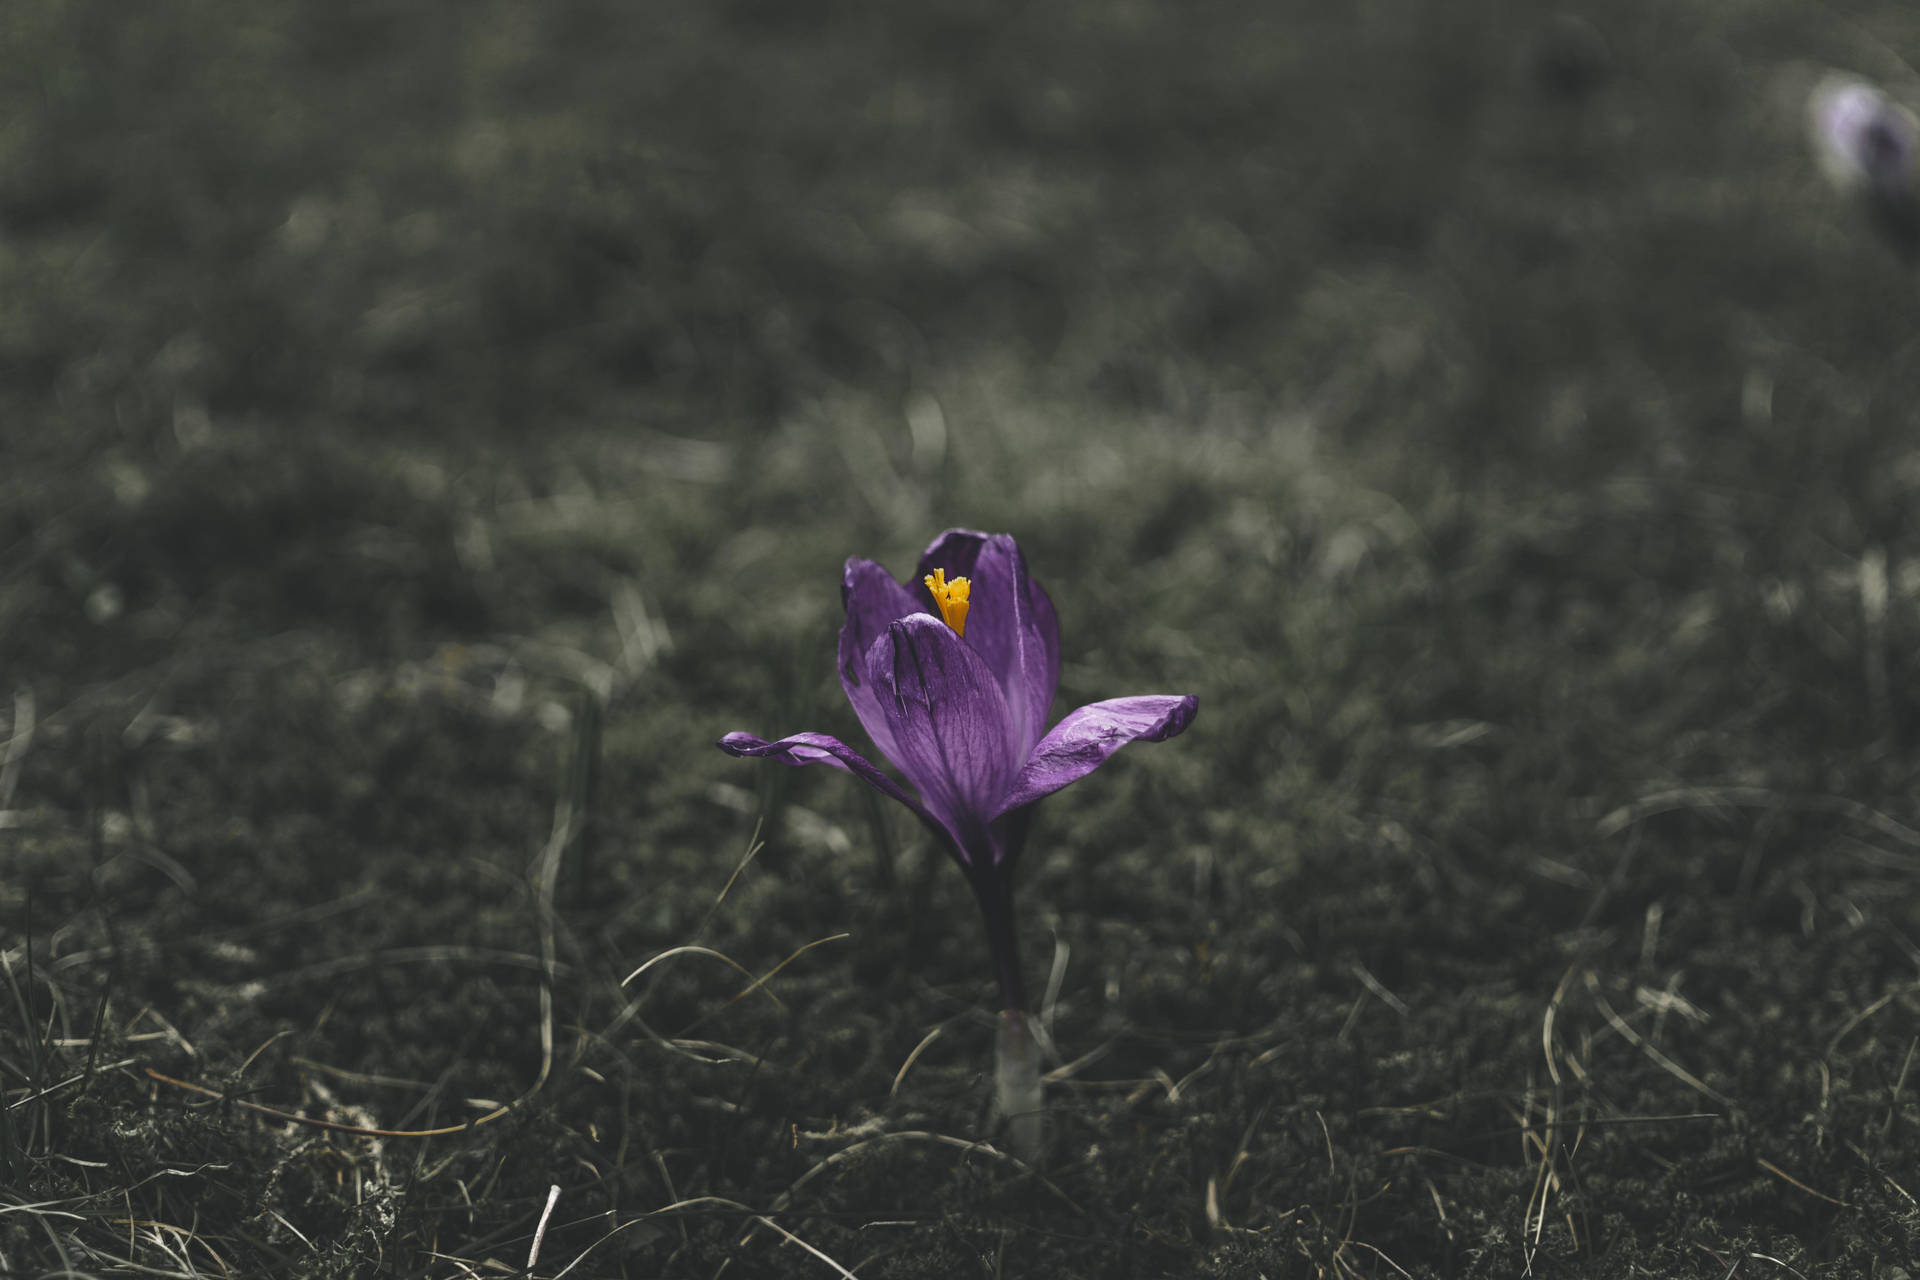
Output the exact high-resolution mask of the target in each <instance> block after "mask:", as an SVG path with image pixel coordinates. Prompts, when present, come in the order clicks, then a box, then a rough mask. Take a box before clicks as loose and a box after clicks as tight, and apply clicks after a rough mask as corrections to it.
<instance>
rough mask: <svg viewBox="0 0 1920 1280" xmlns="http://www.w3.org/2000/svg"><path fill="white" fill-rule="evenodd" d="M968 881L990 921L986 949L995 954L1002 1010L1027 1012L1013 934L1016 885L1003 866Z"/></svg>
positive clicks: (1024, 982) (1024, 989)
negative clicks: (971, 883) (971, 884)
mask: <svg viewBox="0 0 1920 1280" xmlns="http://www.w3.org/2000/svg"><path fill="white" fill-rule="evenodd" d="M968 879H969V880H971V881H972V882H973V896H974V898H975V899H977V900H978V901H979V903H980V914H981V915H982V916H983V917H985V919H986V922H987V949H988V950H990V951H992V952H993V973H994V976H995V977H996V978H998V979H999V980H1000V1007H1001V1008H1002V1009H1003V1010H1006V1011H1007V1012H1009V1013H1025V1012H1026V1011H1027V984H1026V980H1025V979H1024V978H1022V977H1021V974H1020V942H1019V939H1018V938H1017V937H1015V935H1014V931H1013V883H1012V881H1011V880H1010V879H1009V878H1008V876H1007V874H1006V872H1005V870H1004V869H1003V868H1001V867H987V868H985V869H983V870H980V871H977V872H975V873H974V874H973V875H971V876H969V877H968Z"/></svg>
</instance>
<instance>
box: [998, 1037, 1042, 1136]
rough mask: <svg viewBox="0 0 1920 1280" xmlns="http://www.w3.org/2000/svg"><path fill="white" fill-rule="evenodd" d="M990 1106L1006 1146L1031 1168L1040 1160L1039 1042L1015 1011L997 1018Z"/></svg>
mask: <svg viewBox="0 0 1920 1280" xmlns="http://www.w3.org/2000/svg"><path fill="white" fill-rule="evenodd" d="M993 1050H994V1052H993V1104H994V1110H995V1111H997V1112H998V1113H999V1115H1000V1118H1001V1119H1003V1120H1005V1121H1006V1122H1007V1145H1008V1146H1009V1147H1010V1148H1012V1150H1013V1154H1014V1155H1016V1156H1019V1157H1020V1158H1021V1159H1022V1160H1025V1161H1026V1162H1027V1163H1029V1164H1032V1163H1034V1162H1035V1161H1037V1160H1038V1159H1039V1158H1040V1151H1041V1120H1042V1110H1041V1107H1042V1104H1041V1093H1040V1042H1039V1041H1038V1040H1036V1039H1034V1037H1033V1028H1032V1027H1030V1026H1028V1025H1027V1015H1026V1014H1024V1013H1022V1012H1020V1011H1019V1010H1018V1009H1006V1010H1003V1011H1002V1012H1001V1014H1000V1027H999V1031H998V1033H997V1034H996V1035H995V1036H994V1044H993Z"/></svg>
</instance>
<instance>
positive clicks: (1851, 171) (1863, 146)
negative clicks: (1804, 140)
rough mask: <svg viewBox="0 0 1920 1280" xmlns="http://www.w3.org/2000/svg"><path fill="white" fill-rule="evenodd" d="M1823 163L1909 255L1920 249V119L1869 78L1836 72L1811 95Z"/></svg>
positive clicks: (1815, 145) (1816, 150) (1809, 112)
mask: <svg viewBox="0 0 1920 1280" xmlns="http://www.w3.org/2000/svg"><path fill="white" fill-rule="evenodd" d="M1807 119H1808V122H1809V124H1810V126H1811V129H1812V134H1813V149H1814V154H1815V155H1816V156H1817V157H1818V159H1819V161H1820V168H1821V171H1822V172H1823V173H1825V174H1826V176H1827V180H1828V181H1829V182H1831V183H1832V184H1833V185H1834V187H1835V188H1837V189H1838V190H1839V191H1840V192H1841V193H1842V194H1844V195H1847V196H1849V197H1852V198H1853V199H1855V200H1857V201H1859V202H1860V204H1861V205H1862V206H1863V207H1864V208H1865V210H1866V212H1867V214H1868V216H1870V217H1871V218H1872V220H1873V223H1874V225H1875V226H1876V227H1877V228H1878V229H1879V230H1880V233H1881V234H1882V235H1884V236H1885V237H1886V238H1887V239H1888V240H1889V241H1890V242H1891V243H1892V244H1893V245H1894V247H1895V248H1897V249H1899V250H1900V251H1901V252H1902V253H1904V254H1906V255H1907V256H1908V257H1909V258H1911V257H1913V256H1915V255H1916V253H1920V119H1916V118H1915V116H1914V114H1913V112H1911V111H1909V110H1907V109H1906V108H1905V107H1903V106H1901V105H1900V104H1898V103H1896V102H1895V101H1893V99H1891V98H1889V97H1888V96H1887V95H1886V94H1884V93H1882V92H1881V91H1880V90H1879V89H1876V88H1875V87H1874V86H1872V85H1870V84H1868V83H1867V82H1866V81H1864V80H1857V79H1855V78H1853V77H1851V76H1842V75H1830V76H1828V77H1827V78H1826V79H1824V80H1822V81H1821V82H1820V83H1819V84H1818V85H1817V86H1815V88H1814V91H1813V94H1812V96H1811V97H1810V98H1808V100H1807Z"/></svg>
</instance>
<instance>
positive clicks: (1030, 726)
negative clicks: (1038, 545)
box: [910, 529, 1060, 756]
mask: <svg viewBox="0 0 1920 1280" xmlns="http://www.w3.org/2000/svg"><path fill="white" fill-rule="evenodd" d="M935 569H941V570H944V571H945V572H946V575H947V577H948V578H955V577H965V578H968V579H970V580H971V581H972V583H973V590H972V608H971V609H970V611H969V612H968V614H967V629H966V641H967V644H968V645H969V646H971V647H972V649H973V650H974V652H976V653H978V654H979V655H980V657H981V658H982V659H983V660H984V661H985V662H986V664H987V669H988V670H989V671H991V672H993V674H994V678H995V679H996V681H997V682H998V683H999V685H1000V692H1001V694H1002V696H1003V697H1005V698H1006V701H1007V711H1008V713H1009V714H1010V715H1011V717H1012V724H1013V729H1014V738H1015V742H1016V744H1017V746H1018V750H1019V753H1020V754H1021V755H1022V756H1024V755H1025V754H1026V753H1027V752H1029V751H1031V750H1032V749H1033V745H1034V743H1036V742H1038V741H1039V740H1040V735H1041V733H1042V732H1043V731H1044V730H1045V729H1046V724H1047V712H1048V710H1049V709H1051V707H1052V706H1053V694H1054V690H1055V688H1056V687H1057V686H1058V685H1059V683H1060V620H1059V616H1058V615H1057V614H1056V613H1055V612H1054V609H1053V601H1052V600H1050V599H1048V598H1047V593H1046V592H1045V591H1043V590H1042V589H1041V588H1040V586H1039V584H1038V583H1036V582H1034V581H1033V580H1032V578H1031V577H1030V576H1029V575H1028V573H1027V561H1026V557H1025V556H1023V555H1021V554H1020V547H1019V544H1017V543H1016V542H1014V540H1013V539H1012V538H1010V537H1008V536H1007V535H1006V534H1004V533H998V534H985V533H977V532H975V531H973V530H971V529H949V530H948V531H947V532H945V533H943V534H941V535H940V536H939V537H938V538H936V539H934V542H933V545H932V546H930V547H928V548H927V550H926V553H925V554H924V555H922V556H921V557H920V566H919V568H918V569H917V570H916V571H915V573H916V576H915V579H914V583H913V587H915V588H917V591H916V598H918V597H920V596H925V598H926V602H927V604H928V605H930V604H931V603H932V597H931V596H930V595H927V594H926V588H925V586H924V585H922V582H921V580H922V579H923V578H924V577H925V576H926V575H927V574H929V573H932V572H933V571H934V570H935ZM910 589H911V588H910ZM922 607H923V608H925V607H926V606H925V605H923V606H922Z"/></svg>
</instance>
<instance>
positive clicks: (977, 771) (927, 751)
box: [720, 529, 1198, 1010]
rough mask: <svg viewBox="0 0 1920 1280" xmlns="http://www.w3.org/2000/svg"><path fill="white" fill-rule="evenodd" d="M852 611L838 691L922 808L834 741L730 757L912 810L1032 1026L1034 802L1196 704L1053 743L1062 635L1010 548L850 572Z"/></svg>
mask: <svg viewBox="0 0 1920 1280" xmlns="http://www.w3.org/2000/svg"><path fill="white" fill-rule="evenodd" d="M841 598H842V601H843V603H844V604H845V606H846V613H847V618H846V623H845V625H843V626H842V627H841V629H840V683H841V686H842V687H843V688H844V689H845V690H846V693H847V701H849V702H851V703H852V704H853V710H854V714H855V715H857V716H859V718H860V723H861V724H862V725H863V726H864V727H865V728H866V731H867V734H868V736H870V737H871V738H872V739H873V741H874V745H875V746H877V747H879V748H880V754H881V755H883V756H885V757H886V758H887V759H888V760H890V761H892V762H893V764H894V765H895V766H896V767H897V768H898V769H899V770H900V772H901V773H903V774H905V775H906V778H907V781H908V782H910V783H912V784H913V788H914V790H915V791H916V792H917V793H918V796H917V798H916V796H915V795H912V794H909V793H908V792H907V790H906V789H905V788H903V787H901V786H900V785H899V784H898V783H896V782H894V781H893V779H892V778H890V777H888V776H887V775H886V774H884V773H882V772H881V771H880V770H879V769H877V768H875V767H874V766H873V765H872V764H871V763H869V762H868V761H867V760H866V758H865V757H863V756H861V755H860V753H859V752H857V751H855V750H854V749H853V748H851V747H849V746H847V745H846V744H845V743H843V742H841V741H840V740H839V739H838V738H833V737H829V736H828V735H826V734H823V733H796V734H793V735H791V736H789V737H785V738H781V739H780V740H778V741H776V742H769V741H767V740H765V739H763V738H756V737H754V736H753V735H752V734H747V733H730V734H728V735H727V736H726V737H724V738H722V739H721V740H720V749H721V750H722V751H725V752H728V753H729V754H731V755H736V756H757V757H762V758H765V759H768V760H777V761H779V762H780V763H781V764H788V765H803V764H825V765H831V766H832V767H833V768H836V769H840V770H843V771H845V772H847V773H851V774H853V775H854V776H855V777H857V778H859V779H861V780H862V781H863V782H866V783H867V784H868V785H869V786H872V787H874V788H875V789H876V790H878V791H880V792H881V793H882V794H884V795H887V796H890V797H892V798H893V799H895V800H898V801H899V802H900V803H901V804H903V805H905V806H906V807H907V808H909V809H911V810H912V811H913V813H914V815H915V816H916V817H918V818H919V819H920V821H921V822H923V823H925V824H926V826H927V828H928V830H930V831H932V832H933V834H934V837H935V838H936V839H937V840H938V841H939V843H940V844H941V846H942V847H943V848H945V849H946V851H947V852H948V853H949V854H950V855H952V857H953V859H954V861H956V862H958V863H959V864H960V868H961V870H962V871H964V872H965V873H966V875H967V879H968V882H969V883H970V884H971V885H972V886H973V891H974V895H975V897H976V898H978V899H979V902H980V907H981V910H982V911H983V912H984V913H985V915H986V920H987V932H988V936H989V940H990V942H991V944H992V947H993V951H994V961H995V967H996V969H997V970H998V976H999V979H1000V991H1001V998H1002V1001H1003V1004H1004V1007H1005V1008H1007V1009H1009V1010H1024V1009H1025V1008H1026V996H1025V988H1024V985H1023V983H1022V981H1021V977H1020V970H1019V963H1018V958H1017V953H1016V951H1015V948H1014V934H1013V921H1012V887H1011V886H1012V870H1013V863H1014V861H1015V860H1016V859H1017V858H1018V857H1019V855H1020V850H1021V847H1022V845H1023V844H1024V843H1025V839H1026V830H1027V821H1028V817H1029V815H1030V812H1031V807H1032V805H1033V803H1034V801H1036V800H1039V799H1040V798H1041V797H1042V796H1047V795H1051V794H1052V793H1054V792H1055V791H1058V790H1060V788H1062V787H1064V786H1066V785H1068V784H1069V783H1072V782H1075V781H1078V780H1079V779H1080V778H1083V777H1085V776H1086V775H1087V774H1089V773H1091V772H1093V771H1094V770H1095V769H1097V768H1099V767H1100V765H1101V764H1102V763H1104V762H1105V761H1106V759H1107V758H1108V757H1109V756H1111V755H1113V753H1114V752H1116V751H1118V750H1119V749H1120V748H1121V747H1124V746H1126V745H1127V744H1128V743H1130V742H1160V741H1162V740H1164V739H1167V738H1171V737H1173V736H1174V735H1175V734H1178V733H1180V732H1181V731H1182V730H1184V729H1185V728H1186V727H1187V725H1188V724H1189V723H1191V722H1192V720H1193V716H1194V711H1195V709H1196V707H1197V705H1198V700H1197V699H1195V698H1194V697H1193V696H1192V695H1170V694H1155V695H1147V696H1143V697H1132V698H1111V699H1108V700H1107V701H1104V702H1095V703H1090V704H1088V705H1087V706H1084V707H1081V708H1079V709H1078V710H1076V711H1072V712H1069V713H1068V714H1067V715H1066V717H1065V718H1063V719H1062V720H1061V721H1060V723H1059V724H1057V725H1055V726H1054V727H1053V729H1052V731H1051V732H1045V733H1043V730H1044V729H1045V726H1046V721H1047V711H1048V709H1049V708H1050V707H1051V706H1052V704H1053V695H1054V690H1055V687H1056V686H1057V685H1058V684H1059V681H1060V623H1059V619H1058V618H1057V617H1056V615H1055V614H1054V610H1053V602H1052V601H1051V600H1050V599H1048V598H1047V593H1046V592H1045V591H1043V590H1042V589H1041V588H1040V584H1039V583H1037V582H1035V581H1033V580H1032V579H1031V578H1029V577H1028V576H1027V562H1026V560H1025V558H1024V557H1022V556H1021V554H1020V548H1019V547H1018V546H1017V545H1016V544H1015V543H1014V540H1013V539H1012V538H1011V537H1008V536H1007V535H1005V534H992V535H989V534H984V533H974V532H972V531H969V530H965V529H950V530H948V531H947V532H946V533H943V534H941V535H940V536H939V537H938V538H936V539H934V542H933V545H932V546H930V547H928V548H927V550H926V554H924V555H922V556H921V557H920V566H919V568H918V569H917V570H916V571H915V573H914V577H913V579H912V581H911V582H910V583H908V584H904V585H903V584H902V583H899V582H896V581H894V579H893V577H892V576H891V575H890V574H888V573H887V571H886V570H885V569H883V568H882V567H881V566H880V565H878V564H876V563H874V562H873V561H871V560H862V559H859V558H858V557H856V558H853V559H850V560H848V561H847V566H846V570H845V572H844V574H843V576H842V578H841Z"/></svg>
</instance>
